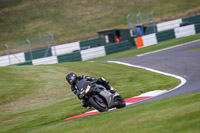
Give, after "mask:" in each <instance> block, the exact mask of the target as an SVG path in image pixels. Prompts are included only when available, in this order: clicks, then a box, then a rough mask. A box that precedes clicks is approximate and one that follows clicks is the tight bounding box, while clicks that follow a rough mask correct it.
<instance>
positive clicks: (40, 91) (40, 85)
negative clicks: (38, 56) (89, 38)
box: [0, 62, 180, 133]
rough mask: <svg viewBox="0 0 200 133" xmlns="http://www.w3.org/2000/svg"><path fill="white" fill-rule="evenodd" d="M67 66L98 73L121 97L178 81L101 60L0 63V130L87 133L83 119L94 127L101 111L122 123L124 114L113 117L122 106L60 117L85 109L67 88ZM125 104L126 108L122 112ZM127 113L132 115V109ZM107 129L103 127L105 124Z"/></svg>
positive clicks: (100, 116) (93, 73)
mask: <svg viewBox="0 0 200 133" xmlns="http://www.w3.org/2000/svg"><path fill="white" fill-rule="evenodd" d="M111 70H112V71H111ZM70 71H74V72H76V73H77V74H78V75H80V74H85V75H89V76H93V77H96V78H98V77H102V76H103V77H105V78H106V79H107V80H108V81H110V82H111V85H112V86H113V87H114V88H116V89H117V90H118V92H119V93H120V94H121V95H122V96H123V97H124V98H128V97H132V96H136V95H139V94H141V93H144V92H148V91H151V90H162V89H171V88H173V87H175V86H177V85H178V84H179V83H180V81H179V80H177V79H174V78H172V77H166V76H163V75H160V74H156V73H152V72H149V71H146V70H142V69H138V68H133V67H128V66H123V65H119V64H113V63H106V62H93V63H92V62H74V63H61V64H55V65H41V66H20V67H19V66H10V67H1V69H0V88H1V89H0V121H1V123H0V129H1V130H0V132H9V133H10V132H16V133H19V132H20V133H21V132H49V130H50V131H52V132H57V131H58V132H63V131H64V130H66V132H67V131H69V132H79V131H80V130H81V129H83V131H84V132H86V131H89V128H90V126H88V125H87V126H86V125H85V124H86V123H85V122H89V121H90V120H91V122H93V124H92V123H90V124H91V126H92V127H93V129H94V127H95V126H96V127H97V128H96V131H95V132H97V130H98V127H99V126H100V125H98V124H97V123H98V122H97V121H98V120H99V119H101V120H100V123H102V121H103V120H104V119H105V118H106V116H107V118H108V119H106V121H107V122H108V123H110V125H113V124H116V122H117V121H118V124H120V123H121V124H122V125H123V124H124V123H123V122H122V118H125V117H123V116H122V117H119V119H118V120H117V118H118V117H116V115H117V114H118V113H123V112H124V111H126V109H123V110H119V111H115V112H113V113H114V114H112V113H110V112H105V113H102V114H100V115H96V116H90V117H86V118H85V119H84V118H80V119H76V120H72V121H64V120H63V119H64V118H66V117H69V116H73V115H76V114H80V113H82V112H85V111H86V110H84V109H82V107H81V105H80V103H81V101H80V100H78V98H77V97H76V96H75V95H74V94H73V93H72V92H71V90H70V86H69V85H68V84H67V83H66V81H65V74H66V73H68V72H70ZM130 109H131V108H127V111H128V112H129V111H130ZM132 109H134V108H132ZM121 111H122V112H121ZM115 113H117V114H115ZM128 114H132V111H131V112H130V113H128ZM134 116H136V115H134ZM126 117H127V116H126ZM113 118H114V119H113ZM112 119H113V120H114V121H113V120H112ZM126 119H127V118H126ZM85 120H86V121H85ZM132 120H133V119H130V121H132ZM81 121H82V122H83V123H82V122H81ZM94 121H95V122H94ZM80 122H81V123H82V124H81V123H80ZM84 123H85V124H84ZM104 123H105V122H104ZM104 126H105V125H104ZM111 127H112V126H111ZM107 128H108V127H107V126H105V129H107ZM112 128H114V127H112ZM92 132H93V131H92Z"/></svg>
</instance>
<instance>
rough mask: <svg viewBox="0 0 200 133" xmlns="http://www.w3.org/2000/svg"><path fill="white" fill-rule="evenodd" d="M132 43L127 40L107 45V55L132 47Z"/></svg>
mask: <svg viewBox="0 0 200 133" xmlns="http://www.w3.org/2000/svg"><path fill="white" fill-rule="evenodd" d="M131 47H132V44H131V43H130V42H129V41H128V40H127V41H123V42H120V43H114V44H110V45H107V46H105V50H106V55H108V54H112V53H116V52H120V51H124V50H127V49H130V48H131Z"/></svg>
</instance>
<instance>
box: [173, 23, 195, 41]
mask: <svg viewBox="0 0 200 133" xmlns="http://www.w3.org/2000/svg"><path fill="white" fill-rule="evenodd" d="M174 32H175V36H176V38H180V37H186V36H191V35H195V34H196V33H195V26H194V25H188V26H184V27H179V28H175V29H174Z"/></svg>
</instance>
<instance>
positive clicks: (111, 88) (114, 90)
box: [107, 84, 116, 93]
mask: <svg viewBox="0 0 200 133" xmlns="http://www.w3.org/2000/svg"><path fill="white" fill-rule="evenodd" d="M107 88H108V89H109V90H110V92H111V93H115V92H116V89H114V88H113V87H112V86H110V85H109V84H108V87H107Z"/></svg>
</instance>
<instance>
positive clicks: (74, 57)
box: [57, 52, 82, 63]
mask: <svg viewBox="0 0 200 133" xmlns="http://www.w3.org/2000/svg"><path fill="white" fill-rule="evenodd" d="M57 58H58V62H59V63H60V62H72V61H82V59H81V54H80V52H73V53H70V54H65V55H59V56H57Z"/></svg>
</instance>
